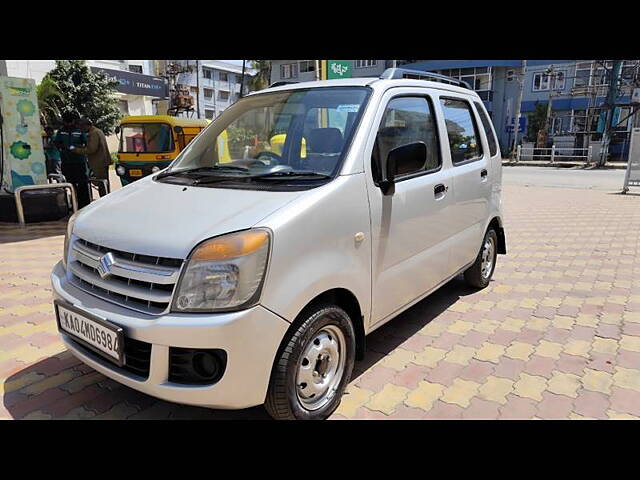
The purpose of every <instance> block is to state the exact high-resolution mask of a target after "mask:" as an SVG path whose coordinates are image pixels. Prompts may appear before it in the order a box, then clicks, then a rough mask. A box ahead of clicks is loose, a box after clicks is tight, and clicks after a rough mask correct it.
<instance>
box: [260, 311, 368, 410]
mask: <svg viewBox="0 0 640 480" xmlns="http://www.w3.org/2000/svg"><path fill="white" fill-rule="evenodd" d="M302 318H303V321H302V323H300V325H299V326H298V327H297V328H296V329H295V330H293V331H292V332H291V333H290V334H289V336H288V338H287V339H285V341H284V343H283V345H282V347H281V348H280V350H279V351H278V356H277V357H276V360H275V363H274V366H273V371H272V373H271V381H270V383H269V390H268V392H267V399H266V402H265V408H266V409H267V411H268V412H269V414H270V415H271V416H272V417H273V418H275V419H277V420H321V419H324V418H327V417H328V416H329V415H331V413H332V412H333V411H334V410H335V409H336V408H337V407H338V405H339V404H340V400H341V398H342V394H343V393H344V389H345V388H346V386H347V383H348V381H349V379H350V377H351V372H352V371H353V365H354V362H355V332H354V329H353V325H352V323H351V319H350V318H349V315H348V314H347V313H346V312H345V311H344V310H342V309H341V308H340V307H337V306H335V305H328V304H324V305H318V306H315V307H312V308H310V309H309V310H308V311H306V312H305V313H304V314H303V317H302Z"/></svg>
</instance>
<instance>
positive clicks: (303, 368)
mask: <svg viewBox="0 0 640 480" xmlns="http://www.w3.org/2000/svg"><path fill="white" fill-rule="evenodd" d="M345 346H346V342H345V339H344V335H343V334H342V331H341V330H340V329H339V328H337V327H336V326H333V325H327V326H325V327H323V328H322V329H321V330H319V331H318V332H317V333H316V334H315V335H314V336H313V337H312V338H311V340H310V341H309V343H308V344H307V345H306V346H305V348H304V350H303V352H302V355H301V357H300V360H299V363H298V371H297V374H296V393H297V395H298V399H299V400H300V403H301V404H302V406H304V407H305V408H306V409H308V410H317V409H319V408H321V407H322V406H324V405H326V404H327V403H328V402H329V401H330V400H331V399H332V398H333V396H334V395H335V392H336V390H337V388H338V385H339V384H340V381H341V380H342V376H343V373H344V365H345V356H344V352H345Z"/></svg>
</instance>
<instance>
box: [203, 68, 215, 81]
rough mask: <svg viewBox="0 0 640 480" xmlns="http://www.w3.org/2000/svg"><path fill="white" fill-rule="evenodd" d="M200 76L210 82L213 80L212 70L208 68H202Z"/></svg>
mask: <svg viewBox="0 0 640 480" xmlns="http://www.w3.org/2000/svg"><path fill="white" fill-rule="evenodd" d="M202 76H203V77H204V78H207V79H209V80H211V79H212V78H213V70H211V69H210V68H203V69H202Z"/></svg>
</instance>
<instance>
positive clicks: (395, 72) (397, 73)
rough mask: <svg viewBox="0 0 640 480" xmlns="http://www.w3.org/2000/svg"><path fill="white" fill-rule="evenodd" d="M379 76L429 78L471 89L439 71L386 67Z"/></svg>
mask: <svg viewBox="0 0 640 480" xmlns="http://www.w3.org/2000/svg"><path fill="white" fill-rule="evenodd" d="M380 78H381V79H394V78H415V79H418V80H431V81H435V82H442V83H449V84H451V85H457V86H459V87H463V88H468V89H469V90H471V86H470V85H469V84H468V83H467V82H465V81H464V80H458V79H457V78H453V77H447V76H445V75H440V74H439V73H431V72H423V71H421V70H409V69H406V68H387V69H386V70H385V71H384V72H382V75H380Z"/></svg>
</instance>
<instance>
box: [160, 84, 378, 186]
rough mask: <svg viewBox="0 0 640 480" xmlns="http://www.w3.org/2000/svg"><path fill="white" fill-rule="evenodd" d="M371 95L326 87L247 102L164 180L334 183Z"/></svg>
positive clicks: (187, 152)
mask: <svg viewBox="0 0 640 480" xmlns="http://www.w3.org/2000/svg"><path fill="white" fill-rule="evenodd" d="M369 93H370V89H369V88H366V87H322V88H310V89H300V90H288V91H283V92H273V93H264V94H256V95H250V96H248V97H245V98H243V99H241V100H240V101H238V102H237V103H236V104H234V105H233V106H231V107H229V108H228V109H227V110H225V111H224V112H223V113H222V115H220V116H219V117H218V118H217V119H216V120H215V121H214V122H213V123H212V124H211V125H210V126H209V127H208V128H207V129H206V130H204V131H203V132H202V133H201V134H200V135H199V136H198V137H196V139H195V140H194V141H193V142H191V143H190V144H189V145H188V146H187V148H186V149H185V150H184V151H183V152H182V153H181V154H180V155H179V156H178V158H177V159H176V161H175V162H174V163H173V164H172V165H171V167H170V168H169V169H168V170H167V171H165V172H163V173H162V174H161V177H162V178H166V179H167V180H170V179H169V178H167V177H177V176H188V175H191V176H193V175H196V172H197V176H198V180H199V181H198V182H197V183H213V182H215V181H217V180H216V179H218V178H226V179H230V178H235V179H240V178H243V177H244V178H245V179H247V178H250V179H256V181H257V179H260V180H261V181H266V180H267V179H269V180H271V179H279V180H280V181H283V179H285V178H286V181H293V180H294V179H298V180H300V181H303V180H309V179H310V178H316V179H318V178H325V179H326V178H331V177H332V176H334V175H335V174H336V173H337V171H338V169H339V167H340V165H341V163H342V158H343V155H344V153H345V152H346V150H347V147H348V145H349V141H350V139H351V136H352V134H353V132H354V131H355V127H356V125H357V123H358V120H359V118H360V115H361V113H362V110H364V105H365V102H366V100H367V98H368V96H369ZM203 176H207V177H208V178H207V180H206V181H205V180H203V179H202V177H203ZM159 177H160V176H159ZM214 177H215V178H214Z"/></svg>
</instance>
